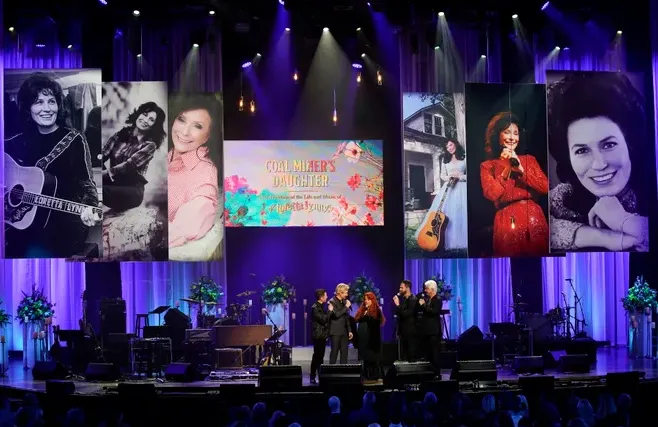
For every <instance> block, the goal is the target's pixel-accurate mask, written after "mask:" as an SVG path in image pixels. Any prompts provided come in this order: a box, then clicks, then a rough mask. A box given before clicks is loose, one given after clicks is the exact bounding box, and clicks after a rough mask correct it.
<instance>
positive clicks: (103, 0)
mask: <svg viewBox="0 0 658 427" xmlns="http://www.w3.org/2000/svg"><path fill="white" fill-rule="evenodd" d="M98 2H99V3H100V4H102V5H103V6H107V0H98Z"/></svg>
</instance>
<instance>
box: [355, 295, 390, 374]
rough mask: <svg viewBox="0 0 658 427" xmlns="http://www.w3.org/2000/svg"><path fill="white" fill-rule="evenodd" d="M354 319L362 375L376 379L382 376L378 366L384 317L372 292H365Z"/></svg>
mask: <svg viewBox="0 0 658 427" xmlns="http://www.w3.org/2000/svg"><path fill="white" fill-rule="evenodd" d="M354 319H355V320H356V322H357V323H358V324H359V326H358V328H359V329H358V334H357V336H358V341H357V349H358V350H359V359H361V360H362V361H363V376H364V378H365V380H366V381H378V380H379V379H381V378H382V375H381V373H382V372H381V367H380V360H381V354H382V333H381V327H382V325H383V324H384V322H385V321H386V318H385V317H384V313H383V312H382V309H381V307H380V306H379V304H378V303H377V297H376V296H375V294H374V293H373V292H366V293H365V295H364V296H363V302H362V303H361V307H359V310H358V311H357V312H356V316H354Z"/></svg>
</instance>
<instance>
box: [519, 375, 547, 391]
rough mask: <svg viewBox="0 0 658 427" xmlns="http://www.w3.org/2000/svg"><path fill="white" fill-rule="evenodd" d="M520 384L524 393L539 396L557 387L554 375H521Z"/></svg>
mask: <svg viewBox="0 0 658 427" xmlns="http://www.w3.org/2000/svg"><path fill="white" fill-rule="evenodd" d="M518 384H519V387H520V388H521V390H522V391H523V393H524V394H526V395H533V396H537V395H541V394H543V393H548V392H552V391H553V390H554V389H555V377H554V376H552V375H538V376H532V377H519V382H518Z"/></svg>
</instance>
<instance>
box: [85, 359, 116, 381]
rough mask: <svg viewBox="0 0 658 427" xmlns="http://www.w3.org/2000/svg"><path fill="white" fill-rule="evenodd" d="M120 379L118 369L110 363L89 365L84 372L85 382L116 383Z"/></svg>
mask: <svg viewBox="0 0 658 427" xmlns="http://www.w3.org/2000/svg"><path fill="white" fill-rule="evenodd" d="M120 377H121V372H120V371H119V367H118V366H117V365H113V364H112V363H90V364H89V365H87V369H86V370H85V379H86V380H87V381H116V380H118V379H119V378H120Z"/></svg>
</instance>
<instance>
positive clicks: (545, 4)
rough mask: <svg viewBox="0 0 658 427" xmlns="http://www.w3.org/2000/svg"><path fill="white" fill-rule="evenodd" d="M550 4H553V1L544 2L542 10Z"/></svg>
mask: <svg viewBox="0 0 658 427" xmlns="http://www.w3.org/2000/svg"><path fill="white" fill-rule="evenodd" d="M550 4H551V2H550V1H547V2H546V3H544V5H543V6H542V7H541V10H546V8H547V7H548V6H549V5H550Z"/></svg>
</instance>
